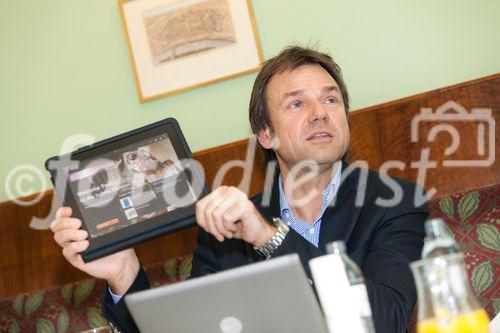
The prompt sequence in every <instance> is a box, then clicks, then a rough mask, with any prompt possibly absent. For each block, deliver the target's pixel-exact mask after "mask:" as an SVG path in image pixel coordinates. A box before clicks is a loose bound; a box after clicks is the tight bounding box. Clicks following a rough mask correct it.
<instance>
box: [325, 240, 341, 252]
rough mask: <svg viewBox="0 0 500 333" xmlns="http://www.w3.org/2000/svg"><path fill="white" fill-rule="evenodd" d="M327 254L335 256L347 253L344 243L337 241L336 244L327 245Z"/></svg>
mask: <svg viewBox="0 0 500 333" xmlns="http://www.w3.org/2000/svg"><path fill="white" fill-rule="evenodd" d="M326 252H327V253H335V254H338V253H341V252H345V244H344V241H335V242H331V243H328V244H326Z"/></svg>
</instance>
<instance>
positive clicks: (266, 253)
mask: <svg viewBox="0 0 500 333" xmlns="http://www.w3.org/2000/svg"><path fill="white" fill-rule="evenodd" d="M273 225H274V227H275V228H276V229H277V231H276V233H275V234H274V236H273V237H272V238H271V239H270V240H268V241H267V242H266V244H264V245H263V246H255V245H254V247H253V248H254V250H255V251H256V252H257V253H258V254H260V255H261V256H263V257H266V259H269V258H270V257H271V255H272V254H273V253H274V251H276V249H277V248H278V247H279V246H280V245H281V243H283V240H284V239H285V237H286V234H287V233H288V231H290V228H289V227H288V225H286V223H285V222H283V221H282V220H281V219H280V218H279V217H275V218H273Z"/></svg>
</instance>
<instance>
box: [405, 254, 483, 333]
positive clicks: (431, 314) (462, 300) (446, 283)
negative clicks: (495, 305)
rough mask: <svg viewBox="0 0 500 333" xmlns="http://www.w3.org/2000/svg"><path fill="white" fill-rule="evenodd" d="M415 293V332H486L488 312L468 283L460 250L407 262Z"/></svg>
mask: <svg viewBox="0 0 500 333" xmlns="http://www.w3.org/2000/svg"><path fill="white" fill-rule="evenodd" d="M410 268H411V270H412V273H413V276H414V278H415V283H416V285H417V293H418V323H417V332H418V333H469V332H470V333H472V332H474V333H487V332H489V319H488V315H487V314H486V312H485V311H484V309H482V308H481V306H480V304H479V302H478V300H477V298H476V296H475V294H474V292H473V291H472V288H471V286H470V283H469V280H468V277H467V272H466V270H465V263H464V257H463V254H462V253H452V254H448V255H442V256H438V257H435V258H428V259H424V260H420V261H416V262H413V263H411V264H410Z"/></svg>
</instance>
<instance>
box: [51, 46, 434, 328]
mask: <svg viewBox="0 0 500 333" xmlns="http://www.w3.org/2000/svg"><path fill="white" fill-rule="evenodd" d="M348 109H349V98H348V94H347V90H346V88H345V85H344V82H343V79H342V76H341V73H340V69H339V68H338V66H337V65H336V64H335V63H334V62H333V60H332V59H331V58H330V57H329V56H328V55H326V54H323V53H319V52H316V51H314V50H310V49H305V48H301V47H289V48H286V49H284V50H283V51H282V52H281V53H280V54H279V55H278V56H276V57H274V58H272V59H270V60H268V61H267V62H266V63H265V64H264V66H263V67H262V70H261V72H260V73H259V75H258V77H257V79H256V81H255V84H254V87H253V92H252V97H251V102H250V123H251V126H252V130H253V132H254V133H255V134H256V135H257V139H258V141H259V143H260V144H261V146H262V147H263V148H264V149H266V150H267V152H268V154H269V158H270V159H276V161H277V165H278V169H279V173H278V174H277V175H278V176H277V177H276V179H275V181H274V183H273V186H272V189H271V195H270V202H269V204H266V202H265V201H266V200H263V198H264V197H265V195H264V196H263V195H262V194H261V195H258V196H257V197H255V198H253V199H251V200H250V199H248V197H247V195H246V194H245V193H243V192H241V191H240V190H239V189H237V188H234V187H224V186H223V187H220V188H217V189H215V190H214V191H213V192H212V193H210V194H209V195H208V196H206V197H205V198H203V199H202V200H200V201H198V203H197V205H196V218H197V223H198V225H199V226H200V227H201V228H200V231H199V233H198V246H197V248H196V250H195V252H194V255H193V266H192V271H191V277H197V276H201V275H205V274H209V273H212V272H217V271H220V270H224V269H229V268H233V267H238V266H241V265H245V264H248V263H251V262H254V261H257V260H262V259H264V258H266V257H267V258H271V257H276V256H279V255H283V254H288V253H292V252H296V253H298V254H299V256H300V258H301V260H302V263H303V265H304V268H305V269H306V272H307V273H308V274H309V275H310V272H309V268H308V261H309V260H310V259H311V258H313V257H316V256H319V255H323V254H325V244H326V243H329V242H332V241H335V240H344V241H345V242H346V246H347V252H348V254H349V256H350V257H351V258H352V259H353V260H354V261H355V262H356V263H357V264H358V265H359V267H360V268H361V269H362V271H363V273H364V276H365V281H366V285H367V289H368V294H369V298H370V302H371V306H372V312H373V319H374V323H375V328H376V330H377V332H379V333H390V332H404V331H405V330H406V326H407V324H408V320H409V317H410V314H411V312H412V310H413V307H414V305H415V302H416V292H415V287H414V282H413V279H412V276H411V273H410V270H409V268H408V264H409V263H410V262H411V261H413V260H416V259H418V258H419V257H420V251H421V248H422V243H423V242H422V241H423V237H424V229H423V222H424V221H425V219H426V218H427V216H428V212H427V208H426V207H416V206H415V204H414V202H413V201H414V200H413V197H414V193H415V189H416V187H415V185H413V184H410V183H408V182H405V181H402V180H394V179H391V180H392V183H393V184H394V183H395V184H397V185H399V186H400V188H402V190H403V191H402V193H403V196H402V198H399V199H400V200H399V202H398V204H397V205H393V206H392V207H381V206H380V205H378V204H377V203H378V202H379V201H378V200H379V199H381V198H382V199H385V200H388V199H390V198H393V197H394V195H395V194H394V193H393V190H392V187H389V186H388V185H387V184H386V183H389V182H387V181H385V182H384V181H383V179H382V178H381V177H379V174H377V173H375V172H371V171H370V172H368V173H367V174H366V178H365V181H363V177H361V176H362V174H363V172H362V170H360V169H354V171H353V169H352V168H350V167H349V166H348V165H347V164H346V163H345V162H343V161H342V159H343V157H344V155H345V153H346V151H347V149H348V146H349V141H350V135H349V127H348V121H347V113H348ZM266 190H268V189H266ZM361 191H362V192H363V194H364V195H363V196H361V200H358V199H359V198H358V195H359V194H360V192H361ZM70 216H71V210H70V209H69V208H63V209H61V210H60V211H59V212H58V215H57V218H56V220H55V221H54V222H53V223H52V226H51V228H52V230H53V231H54V238H55V240H56V241H57V242H58V243H59V244H60V245H61V246H62V247H63V255H64V256H65V257H66V258H67V259H68V261H69V262H70V263H71V264H72V265H74V266H75V267H77V268H79V269H81V270H83V271H85V272H87V273H89V274H90V275H93V276H95V277H97V278H102V279H105V280H107V282H108V285H109V288H108V289H107V290H106V291H105V293H104V297H103V313H104V315H105V316H106V317H107V318H108V319H109V320H110V321H111V322H113V323H114V324H115V325H117V326H118V327H119V328H120V329H121V330H122V331H126V332H129V331H135V330H137V328H136V326H135V324H134V322H133V320H132V318H131V316H130V314H129V313H128V311H127V309H126V306H125V304H124V302H123V299H121V297H122V295H124V294H126V293H130V292H135V291H138V290H142V289H146V288H149V284H148V281H147V277H146V275H145V273H144V271H143V270H142V269H141V268H140V264H139V261H138V259H137V256H136V255H135V252H134V250H133V249H129V250H125V251H122V252H119V253H116V254H113V255H110V256H108V257H105V258H102V259H99V260H97V261H94V262H90V263H87V264H85V263H83V261H82V258H81V256H80V255H79V253H80V252H82V251H84V250H85V249H86V248H87V246H88V241H87V240H86V239H87V237H88V236H87V233H86V232H85V231H82V230H78V228H79V227H80V225H81V222H80V221H79V220H75V219H72V218H71V217H70ZM274 218H281V219H274ZM273 219H274V222H273ZM332 297H335V296H334V295H332Z"/></svg>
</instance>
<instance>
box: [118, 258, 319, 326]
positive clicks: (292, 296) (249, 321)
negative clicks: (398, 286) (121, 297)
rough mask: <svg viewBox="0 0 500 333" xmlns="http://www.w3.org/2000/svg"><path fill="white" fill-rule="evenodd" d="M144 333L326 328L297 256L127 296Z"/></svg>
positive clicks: (129, 306) (272, 260) (126, 299)
mask: <svg viewBox="0 0 500 333" xmlns="http://www.w3.org/2000/svg"><path fill="white" fill-rule="evenodd" d="M125 302H126V304H127V306H128V308H129V309H130V312H131V313H132V316H133V318H134V320H135V322H136V323H137V325H138V327H139V329H140V330H141V332H182V333H200V332H203V333H240V332H243V333H247V332H258V333H266V332H269V333H281V332H283V333H290V332H318V333H322V332H325V333H326V332H327V329H326V324H325V320H324V318H323V315H322V312H321V309H320V306H319V304H318V301H317V299H316V297H315V295H314V292H313V290H312V287H311V285H310V284H309V282H308V279H307V277H306V274H305V272H304V270H303V268H302V265H301V263H300V260H299V257H298V255H297V254H290V255H287V256H282V257H278V258H275V259H271V260H267V261H263V262H258V263H255V264H250V265H246V266H243V267H239V268H235V269H231V270H227V271H224V272H220V273H215V274H211V275H208V276H204V277H200V278H195V279H192V280H188V281H185V282H182V283H177V284H173V285H168V286H163V287H159V288H155V289H149V290H146V291H141V292H138V293H134V294H130V295H127V296H126V297H125Z"/></svg>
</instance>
